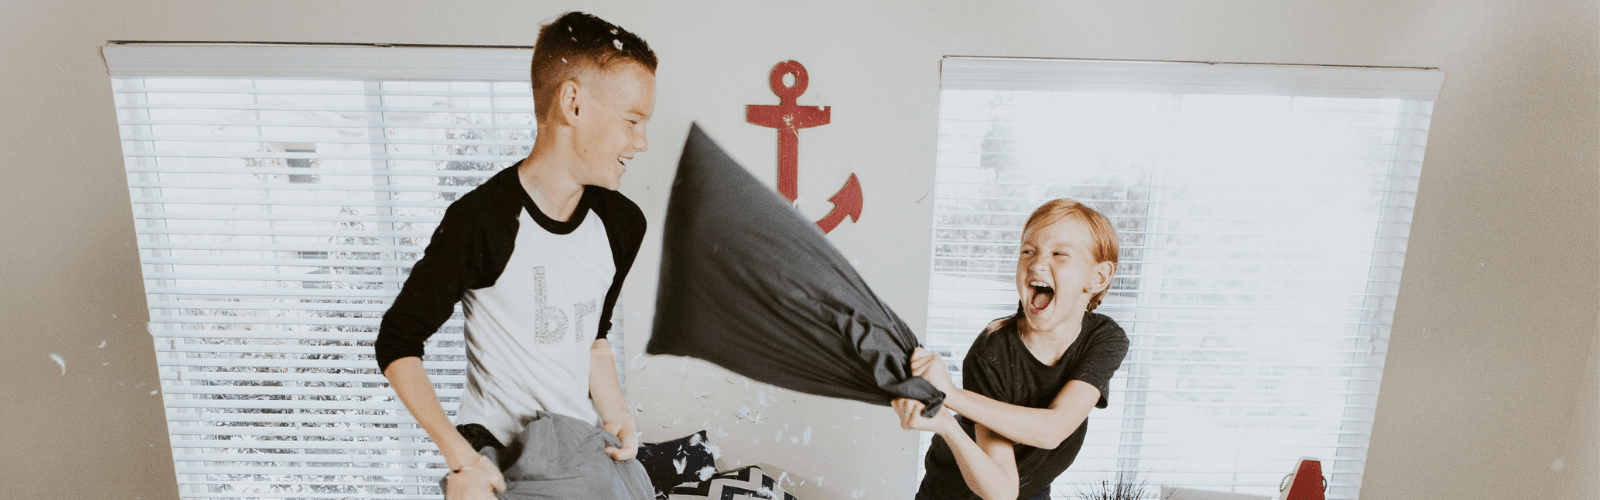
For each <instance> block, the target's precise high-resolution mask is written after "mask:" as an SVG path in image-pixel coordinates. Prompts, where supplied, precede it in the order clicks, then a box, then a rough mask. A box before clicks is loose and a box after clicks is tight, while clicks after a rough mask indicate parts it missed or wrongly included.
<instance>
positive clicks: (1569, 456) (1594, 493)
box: [1551, 335, 1600, 500]
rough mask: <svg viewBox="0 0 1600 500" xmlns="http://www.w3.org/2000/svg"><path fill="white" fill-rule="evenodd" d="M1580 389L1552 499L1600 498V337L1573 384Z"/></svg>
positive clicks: (1554, 467)
mask: <svg viewBox="0 0 1600 500" xmlns="http://www.w3.org/2000/svg"><path fill="white" fill-rule="evenodd" d="M1573 382H1574V383H1575V384H1576V385H1578V387H1579V388H1580V389H1579V391H1578V398H1577V399H1576V400H1575V401H1574V403H1575V404H1576V408H1574V409H1573V412H1572V425H1571V426H1570V427H1569V430H1568V431H1567V437H1566V438H1565V439H1566V448H1565V450H1564V452H1563V453H1562V454H1561V455H1559V457H1560V460H1561V463H1560V464H1559V466H1558V465H1555V464H1552V468H1553V469H1555V472H1557V474H1558V476H1557V477H1558V478H1559V479H1558V481H1557V483H1556V490H1555V495H1553V496H1552V497H1551V498H1570V499H1583V500H1594V499H1596V498H1600V489H1597V488H1595V485H1600V335H1596V336H1595V341H1594V342H1593V343H1592V344H1591V345H1590V346H1589V362H1588V363H1587V364H1586V365H1585V367H1584V369H1583V371H1582V372H1580V373H1579V375H1578V377H1576V378H1575V379H1574V381H1573Z"/></svg>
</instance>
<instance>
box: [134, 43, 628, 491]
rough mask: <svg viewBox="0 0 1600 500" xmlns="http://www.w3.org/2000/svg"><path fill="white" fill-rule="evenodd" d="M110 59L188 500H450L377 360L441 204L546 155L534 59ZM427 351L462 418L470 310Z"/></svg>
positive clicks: (459, 55) (167, 51)
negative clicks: (392, 307) (539, 150)
mask: <svg viewBox="0 0 1600 500" xmlns="http://www.w3.org/2000/svg"><path fill="white" fill-rule="evenodd" d="M105 55H106V60H107V63H108V65H109V67H110V70H111V76H112V86H113V90H114V92H115V97H116V103H117V116H118V120H119V122H120V124H121V130H122V139H123V150H124V152H125V155H126V160H127V161H126V167H127V172H128V185H129V187H130V189H131V190H132V200H133V212H134V218H135V224H136V226H137V232H138V237H139V255H140V260H141V262H142V264H143V267H144V277H145V283H146V285H145V286H146V291H147V293H148V298H149V303H150V316H151V323H150V333H151V335H152V336H153V337H154V340H155V347H156V351H157V355H158V356H157V357H158V359H159V366H160V370H161V379H162V389H161V390H162V392H163V393H164V394H163V398H164V401H165V403H166V407H167V420H168V424H169V428H170V431H171V438H172V448H173V456H174V460H175V461H176V466H177V473H178V482H179V490H180V494H181V495H182V498H186V499H200V498H241V497H249V498H345V497H347V496H360V497H361V498H390V499H406V498H437V496H438V494H439V488H438V485H437V481H438V479H439V478H440V477H442V476H443V473H444V472H445V471H444V469H443V460H442V458H441V457H439V455H438V452H437V449H436V448H435V447H434V445H433V444H432V443H431V442H430V441H429V440H428V438H427V435H426V433H424V432H423V431H422V430H421V429H420V428H419V427H417V426H416V423H415V421H414V420H413V419H412V417H411V416H410V414H409V413H407V412H406V411H405V408H404V406H403V405H401V404H400V402H399V401H398V400H397V399H396V398H395V397H394V393H393V391H392V390H391V389H389V387H388V384H387V383H386V380H385V379H384V378H383V376H382V374H381V373H379V372H378V370H377V365H376V363H375V361H374V360H373V358H372V347H371V346H372V342H373V340H374V339H375V338H376V335H377V330H378V324H379V321H380V319H381V317H382V315H383V313H384V311H385V310H386V309H387V308H388V304H389V302H390V300H391V299H392V298H393V296H394V295H395V294H396V293H398V291H399V287H400V285H401V284H402V283H403V282H404V281H405V278H406V275H407V273H408V272H409V269H410V266H411V264H412V263H413V262H415V261H416V259H417V258H418V257H420V256H421V253H422V250H423V248H424V246H425V245H426V244H427V242H428V238H429V236H430V235H431V233H432V231H433V228H434V227H435V226H436V224H437V222H438V220H439V219H440V217H441V216H442V215H443V211H444V208H445V207H446V206H448V205H449V204H450V202H451V201H453V200H454V199H455V197H456V196H457V195H459V194H460V193H464V192H466V191H469V190H471V189H472V188H473V187H474V186H477V185H478V184H479V183H480V182H482V181H483V180H485V179H487V178H488V177H489V176H491V175H493V174H494V173H495V172H496V171H498V170H499V169H501V168H504V167H506V166H508V165H511V164H513V163H514V162H516V161H517V160H520V159H521V158H523V157H524V156H526V155H527V153H528V150H529V148H530V147H531V146H532V144H533V133H534V117H533V102H532V97H531V95H530V90H529V85H528V81H527V65H528V61H529V57H530V55H531V54H530V51H528V50H515V49H451V48H397V47H389V48H380V47H326V46H321V47H318V46H254V45H231V46H224V45H155V44H151V45H112V46H108V47H106V48H105ZM458 314H459V312H458ZM612 335H613V337H612V338H613V339H615V338H619V337H616V336H615V335H617V334H616V333H613V334H612ZM612 345H613V346H616V347H617V348H620V347H621V345H622V342H620V341H613V343H612ZM427 348H428V356H426V357H425V358H424V365H425V366H426V367H427V369H428V372H429V374H430V375H431V376H432V378H433V381H434V382H435V387H436V389H437V390H438V392H439V395H440V396H441V399H442V401H443V403H444V406H445V408H446V410H447V411H448V412H450V413H452V414H453V413H454V409H455V407H456V405H457V404H459V395H460V393H461V391H462V388H463V385H464V383H465V351H464V349H465V347H464V344H463V341H462V333H461V319H460V317H459V316H457V317H455V318H454V319H452V320H451V321H449V322H447V323H446V324H445V326H444V327H443V328H442V329H441V331H440V333H438V334H437V335H434V336H433V338H432V339H431V340H430V341H429V343H428V347H427ZM622 358H623V356H620V355H618V356H617V359H619V360H620V359H622Z"/></svg>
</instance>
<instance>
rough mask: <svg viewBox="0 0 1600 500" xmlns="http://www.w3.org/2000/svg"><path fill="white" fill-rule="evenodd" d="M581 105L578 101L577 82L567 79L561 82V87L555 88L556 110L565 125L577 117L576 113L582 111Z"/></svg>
mask: <svg viewBox="0 0 1600 500" xmlns="http://www.w3.org/2000/svg"><path fill="white" fill-rule="evenodd" d="M581 105H582V102H581V100H580V99H578V81H577V80H575V79H571V78H569V79H567V80H566V81H563V82H561V86H560V87H557V88H556V109H558V110H560V112H561V117H562V119H563V120H565V121H566V122H567V124H571V123H572V121H573V119H575V118H577V117H578V113H580V112H581V111H582V110H581V109H580V108H581V107H582V106H581Z"/></svg>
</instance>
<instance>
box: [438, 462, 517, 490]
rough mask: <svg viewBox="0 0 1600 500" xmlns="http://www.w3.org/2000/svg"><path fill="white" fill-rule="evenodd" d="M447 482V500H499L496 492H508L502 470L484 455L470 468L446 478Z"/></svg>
mask: <svg viewBox="0 0 1600 500" xmlns="http://www.w3.org/2000/svg"><path fill="white" fill-rule="evenodd" d="M445 481H446V485H445V500H497V499H498V498H500V497H499V496H498V495H496V494H495V492H503V491H506V478H505V476H503V475H501V474H500V468H499V467H495V465H494V462H492V461H489V460H488V459H487V457H484V456H483V455H478V461H477V462H474V463H472V464H471V465H470V466H469V468H465V469H463V470H462V471H461V472H452V473H450V474H449V475H447V476H445Z"/></svg>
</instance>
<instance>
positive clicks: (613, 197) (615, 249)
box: [589, 187, 646, 339]
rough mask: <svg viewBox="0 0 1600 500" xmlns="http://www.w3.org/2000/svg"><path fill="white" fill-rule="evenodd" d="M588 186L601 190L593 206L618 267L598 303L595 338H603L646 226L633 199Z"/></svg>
mask: <svg viewBox="0 0 1600 500" xmlns="http://www.w3.org/2000/svg"><path fill="white" fill-rule="evenodd" d="M589 189H601V190H602V193H601V194H602V196H599V197H598V198H600V199H601V200H602V201H601V202H600V203H598V204H596V205H595V207H594V210H595V213H596V215H599V216H600V219H601V220H603V221H605V225H606V239H607V240H608V241H609V242H610V243H611V258H612V260H613V263H614V264H615V265H616V268H617V272H616V274H615V275H613V276H612V278H611V288H610V289H609V290H607V291H606V302H605V304H603V305H601V306H600V321H598V324H599V328H600V331H599V333H598V334H597V335H596V336H595V338H596V339H603V338H606V334H607V333H609V332H610V331H611V314H612V309H614V308H615V307H616V305H617V297H618V296H619V295H621V294H622V282H623V281H624V280H626V279H627V278H628V270H629V269H630V268H632V267H633V260H634V259H635V258H636V257H638V256H639V246H640V245H641V244H643V243H644V232H645V229H646V227H645V220H644V211H643V210H640V209H639V206H638V205H635V204H634V203H633V201H632V200H629V199H628V198H627V197H624V196H622V194H621V193H617V192H615V191H609V190H604V189H603V188H598V187H590V188H589Z"/></svg>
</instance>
